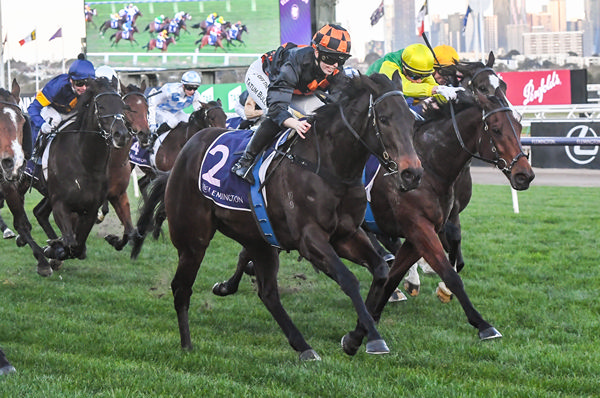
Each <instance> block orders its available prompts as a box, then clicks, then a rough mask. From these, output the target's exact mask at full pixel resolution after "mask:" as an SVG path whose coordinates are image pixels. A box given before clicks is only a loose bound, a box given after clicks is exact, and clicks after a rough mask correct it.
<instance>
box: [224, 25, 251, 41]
mask: <svg viewBox="0 0 600 398" xmlns="http://www.w3.org/2000/svg"><path fill="white" fill-rule="evenodd" d="M231 32H232V30H231V29H229V30H227V31H226V35H227V37H226V38H227V46H230V45H234V46H235V43H234V41H239V42H240V44H243V45H244V46H245V45H246V43H245V42H244V41H243V40H242V33H244V32H246V33H248V27H247V26H246V25H245V24H244V25H242V26H240V28H239V29H238V31H237V33H236V34H235V35H234V36H232V35H231Z"/></svg>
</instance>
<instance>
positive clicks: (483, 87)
mask: <svg viewBox="0 0 600 398" xmlns="http://www.w3.org/2000/svg"><path fill="white" fill-rule="evenodd" d="M478 90H479V91H480V92H481V93H483V94H485V93H487V92H488V90H487V87H486V86H481V87H479V89H478Z"/></svg>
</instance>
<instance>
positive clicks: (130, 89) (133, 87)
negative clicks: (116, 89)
mask: <svg viewBox="0 0 600 398" xmlns="http://www.w3.org/2000/svg"><path fill="white" fill-rule="evenodd" d="M124 91H125V92H126V93H136V92H137V93H140V92H142V89H141V88H140V87H138V86H136V85H135V84H133V83H129V84H128V85H127V87H125V90H124Z"/></svg>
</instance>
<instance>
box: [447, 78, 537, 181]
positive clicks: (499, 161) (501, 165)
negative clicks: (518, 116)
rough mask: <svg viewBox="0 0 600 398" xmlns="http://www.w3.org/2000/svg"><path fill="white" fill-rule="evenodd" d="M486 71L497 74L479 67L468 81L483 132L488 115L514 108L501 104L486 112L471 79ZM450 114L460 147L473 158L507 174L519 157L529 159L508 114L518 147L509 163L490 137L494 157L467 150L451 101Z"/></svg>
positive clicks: (486, 127)
mask: <svg viewBox="0 0 600 398" xmlns="http://www.w3.org/2000/svg"><path fill="white" fill-rule="evenodd" d="M486 71H487V72H491V73H492V74H493V75H494V76H497V75H496V72H494V70H493V69H492V68H490V67H486V68H482V69H480V70H479V71H477V72H475V73H474V74H473V76H472V77H471V79H470V81H469V84H468V87H469V90H470V91H471V93H472V94H473V97H474V98H475V101H476V102H477V104H478V105H479V106H480V107H481V109H482V117H481V120H482V121H483V130H484V132H488V130H489V126H488V123H487V119H488V117H490V116H491V115H493V114H495V113H498V112H513V111H514V109H513V108H512V107H510V106H507V105H504V106H501V107H499V108H494V109H491V110H489V111H487V112H486V110H485V108H486V106H485V105H484V104H482V103H481V101H480V100H479V98H478V97H477V94H476V93H475V91H476V89H475V87H474V86H473V81H474V80H475V77H476V76H477V75H479V74H480V73H482V72H486ZM498 79H499V78H498ZM493 98H496V99H497V100H498V102H499V103H500V104H502V103H503V102H504V101H502V99H501V98H499V97H497V96H496V95H494V96H493ZM450 114H451V115H452V127H454V132H455V134H456V138H457V139H458V142H459V143H460V146H461V148H462V149H463V150H464V151H465V152H467V153H468V154H469V155H470V156H472V157H474V158H475V159H479V160H481V161H483V162H486V163H489V164H493V165H494V166H496V167H497V168H498V169H499V170H501V171H502V172H504V173H507V174H509V173H510V172H511V171H512V168H513V167H514V165H515V164H516V163H517V162H518V161H519V159H520V158H522V157H524V158H525V159H529V156H528V155H526V154H525V153H524V152H523V147H522V146H521V140H520V139H519V137H518V135H517V132H516V131H515V127H514V125H513V123H512V121H511V120H510V118H508V116H506V117H507V119H508V123H509V124H510V128H511V130H512V132H513V135H514V136H515V138H516V139H517V143H518V145H519V149H520V152H519V153H518V154H517V155H516V156H515V157H514V158H513V160H512V161H511V162H510V164H509V163H507V161H506V160H504V159H503V158H502V157H500V156H499V154H498V150H497V148H496V145H495V144H494V141H493V140H492V139H491V137H490V142H491V144H492V152H494V153H495V154H496V159H487V158H484V157H482V156H479V155H477V154H475V153H472V152H471V151H469V149H468V148H467V147H466V146H465V143H464V141H463V139H462V136H461V134H460V131H459V130H458V125H457V124H456V116H455V112H454V106H453V104H452V101H450Z"/></svg>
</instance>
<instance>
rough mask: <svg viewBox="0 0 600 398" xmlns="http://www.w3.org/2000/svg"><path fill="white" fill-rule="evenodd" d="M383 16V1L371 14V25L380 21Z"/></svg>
mask: <svg viewBox="0 0 600 398" xmlns="http://www.w3.org/2000/svg"><path fill="white" fill-rule="evenodd" d="M381 17H383V1H382V2H381V4H380V5H379V7H377V9H376V10H375V11H373V14H371V26H373V25H375V24H376V23H377V22H379V20H380V19H381Z"/></svg>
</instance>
